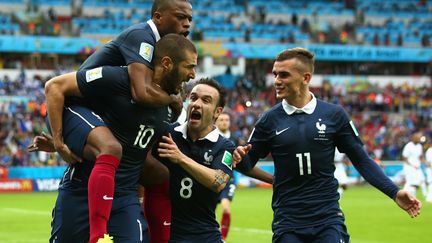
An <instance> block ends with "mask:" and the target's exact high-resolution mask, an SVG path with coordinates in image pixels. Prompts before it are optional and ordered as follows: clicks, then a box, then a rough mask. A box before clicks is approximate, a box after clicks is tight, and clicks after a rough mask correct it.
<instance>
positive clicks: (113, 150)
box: [101, 139, 123, 159]
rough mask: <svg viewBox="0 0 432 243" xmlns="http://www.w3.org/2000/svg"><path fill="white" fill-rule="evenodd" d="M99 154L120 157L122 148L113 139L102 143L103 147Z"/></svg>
mask: <svg viewBox="0 0 432 243" xmlns="http://www.w3.org/2000/svg"><path fill="white" fill-rule="evenodd" d="M101 154H110V155H113V156H115V157H117V158H118V159H121V157H122V154H123V148H122V146H121V144H120V143H119V142H118V141H117V140H115V139H113V140H111V141H107V142H106V143H104V145H103V148H102V149H101Z"/></svg>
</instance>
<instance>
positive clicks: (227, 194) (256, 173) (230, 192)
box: [216, 112, 273, 241]
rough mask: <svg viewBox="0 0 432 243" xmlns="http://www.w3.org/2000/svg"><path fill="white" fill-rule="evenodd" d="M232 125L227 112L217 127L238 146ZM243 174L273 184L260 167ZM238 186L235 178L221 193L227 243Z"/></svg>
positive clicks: (222, 114)
mask: <svg viewBox="0 0 432 243" xmlns="http://www.w3.org/2000/svg"><path fill="white" fill-rule="evenodd" d="M230 124H231V120H230V116H229V114H228V113H226V112H222V113H221V114H220V115H219V117H218V118H217V120H216V127H217V129H218V130H219V133H220V134H221V135H222V136H224V137H225V138H228V139H230V140H231V141H232V142H233V143H234V145H237V140H236V139H235V138H234V137H233V136H231V131H230V130H229V128H230ZM240 172H241V173H242V174H245V175H247V176H250V177H252V178H255V179H258V180H261V181H264V182H267V183H269V184H272V183H273V175H272V174H270V173H268V172H266V171H263V170H261V169H260V168H258V167H254V168H252V169H251V170H245V169H243V170H242V171H240ZM235 189H236V185H235V183H234V177H231V179H230V180H229V181H228V183H227V185H226V186H225V188H224V189H223V190H222V192H220V194H219V198H218V202H219V203H220V204H221V206H222V218H221V233H222V239H223V240H224V241H225V240H226V239H227V237H228V232H229V227H230V224H231V202H232V200H233V198H234V193H235Z"/></svg>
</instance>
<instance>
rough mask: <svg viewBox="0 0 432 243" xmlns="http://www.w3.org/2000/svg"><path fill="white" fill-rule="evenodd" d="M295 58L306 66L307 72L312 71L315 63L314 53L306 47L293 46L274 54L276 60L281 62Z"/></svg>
mask: <svg viewBox="0 0 432 243" xmlns="http://www.w3.org/2000/svg"><path fill="white" fill-rule="evenodd" d="M293 58H296V59H297V60H299V61H300V62H301V63H303V64H304V65H305V66H306V68H308V69H309V70H308V71H309V72H311V73H313V72H314V65H315V55H314V54H313V53H312V52H311V51H309V50H308V49H305V48H301V47H295V48H291V49H286V50H283V51H282V52H281V53H279V54H278V55H277V56H276V60H275V61H276V62H282V61H285V60H289V59H293Z"/></svg>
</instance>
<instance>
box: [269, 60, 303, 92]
mask: <svg viewBox="0 0 432 243" xmlns="http://www.w3.org/2000/svg"><path fill="white" fill-rule="evenodd" d="M297 65H299V64H298V63H297V60H296V59H288V60H284V61H280V62H278V61H276V62H275V63H274V65H273V74H274V78H275V81H274V86H275V89H276V98H278V99H287V100H291V99H295V98H296V97H298V96H299V95H300V91H301V89H302V88H304V87H305V86H307V83H305V82H304V75H303V73H301V72H300V71H299V69H298V68H297V67H298V66H297Z"/></svg>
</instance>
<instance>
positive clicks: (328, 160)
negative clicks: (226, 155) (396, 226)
mask: <svg viewBox="0 0 432 243" xmlns="http://www.w3.org/2000/svg"><path fill="white" fill-rule="evenodd" d="M313 71H314V54H313V53H311V52H310V51H308V50H307V49H304V48H293V49H287V50H284V51H282V52H281V53H279V55H278V56H277V57H276V60H275V62H274V65H273V74H274V77H275V80H274V85H275V88H276V97H277V98H279V99H282V102H281V103H279V104H277V105H275V106H274V107H272V108H271V109H270V110H268V111H266V112H265V113H264V114H263V115H262V116H261V117H260V119H259V120H258V121H257V123H256V124H255V128H254V130H253V132H252V134H251V137H250V140H249V143H250V144H248V145H247V146H240V147H237V149H236V151H235V152H234V162H237V161H239V160H240V159H241V158H242V156H245V154H246V152H248V151H249V153H248V154H247V156H246V157H245V158H244V160H245V161H244V162H246V163H251V165H254V164H255V163H256V162H257V161H258V159H260V158H262V157H264V156H266V155H267V154H268V153H271V154H272V156H273V159H274V164H275V177H274V183H273V188H274V190H273V199H272V207H273V211H274V219H273V223H272V228H273V242H349V235H348V232H347V230H346V226H345V223H344V214H343V212H342V210H341V208H340V206H339V200H338V199H339V195H338V192H337V188H338V183H337V180H336V179H335V178H334V175H333V173H334V170H335V166H334V161H333V159H334V153H335V147H337V148H338V149H339V151H340V152H342V153H345V154H346V155H347V156H348V157H349V158H350V160H351V161H352V163H353V165H354V166H355V168H356V169H357V170H358V171H359V172H360V174H361V175H362V176H363V177H364V178H365V179H366V180H367V181H368V182H369V183H370V184H372V185H373V186H375V187H377V188H378V189H379V190H381V191H382V192H383V193H385V194H386V195H387V196H388V197H390V198H392V199H393V200H394V201H395V202H396V204H397V205H398V206H399V207H401V208H402V209H403V210H405V211H406V212H407V213H408V214H409V215H410V216H411V217H415V216H417V215H418V214H419V212H420V208H421V202H420V201H419V200H417V199H416V198H415V197H414V196H412V195H411V194H410V193H408V192H407V191H405V190H399V188H398V187H397V186H396V185H395V184H394V183H393V182H392V181H391V180H390V179H389V178H388V177H386V176H385V175H384V173H383V172H382V170H381V168H380V167H379V166H378V165H377V164H376V163H375V162H374V161H373V160H372V159H371V158H370V157H369V156H368V154H367V153H366V152H365V150H364V149H363V144H362V142H361V140H360V139H359V137H358V133H357V130H356V128H355V127H354V124H353V122H352V121H350V119H349V118H348V115H347V114H346V112H345V111H344V110H343V109H342V108H341V107H340V106H337V105H333V104H329V103H326V102H323V101H321V100H318V99H316V98H315V96H314V95H313V94H312V93H311V92H310V91H309V82H310V80H311V78H312V74H313ZM248 160H249V162H248Z"/></svg>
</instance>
